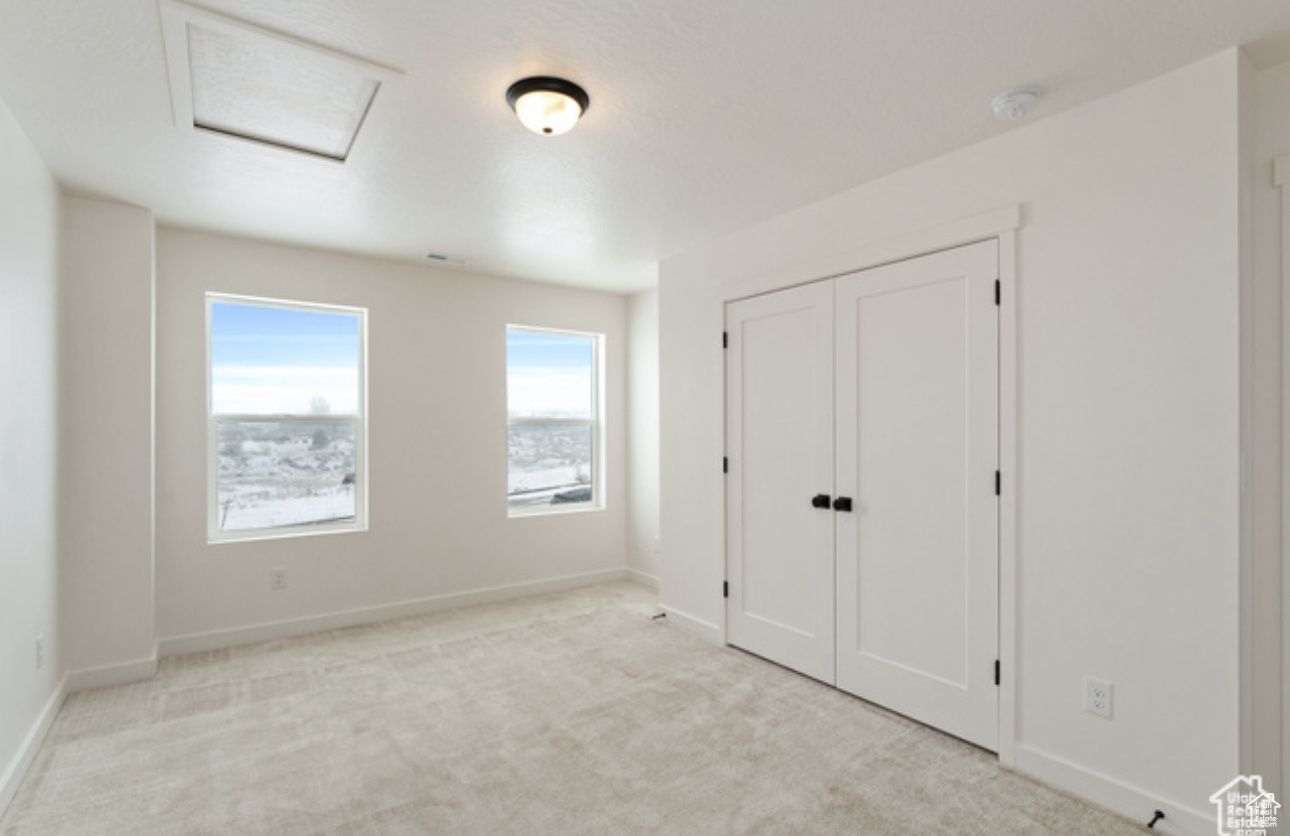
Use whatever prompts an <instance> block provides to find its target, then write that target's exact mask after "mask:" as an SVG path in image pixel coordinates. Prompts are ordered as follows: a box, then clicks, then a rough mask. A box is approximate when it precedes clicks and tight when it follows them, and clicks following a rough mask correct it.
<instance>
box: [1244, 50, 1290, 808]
mask: <svg viewBox="0 0 1290 836" xmlns="http://www.w3.org/2000/svg"><path fill="white" fill-rule="evenodd" d="M1254 89H1255V95H1256V104H1255V108H1256V113H1257V120H1256V130H1257V132H1256V135H1255V149H1254V161H1253V171H1252V177H1251V182H1252V184H1253V233H1254V287H1253V305H1252V308H1253V310H1252V316H1253V319H1254V321H1253V326H1254V329H1253V330H1254V334H1253V336H1254V340H1255V341H1254V345H1253V349H1252V350H1253V361H1254V374H1255V377H1256V380H1257V382H1258V384H1259V385H1256V386H1255V390H1254V396H1255V399H1256V405H1255V409H1254V415H1253V419H1254V425H1253V433H1254V438H1253V443H1254V447H1253V456H1252V469H1251V479H1252V482H1253V486H1254V507H1253V515H1254V527H1253V537H1254V558H1255V562H1254V576H1253V583H1252V587H1253V589H1252V596H1253V600H1252V604H1253V615H1254V623H1253V625H1252V626H1253V630H1254V639H1255V642H1254V646H1255V652H1256V656H1255V658H1254V660H1253V662H1254V689H1253V697H1254V705H1253V711H1254V727H1255V728H1254V734H1253V746H1254V751H1253V764H1252V766H1253V768H1254V770H1255V771H1256V772H1258V773H1260V774H1262V775H1263V779H1264V786H1265V787H1268V788H1269V789H1272V790H1273V791H1274V792H1275V793H1276V794H1277V797H1278V798H1284V797H1285V795H1286V790H1287V783H1286V780H1285V775H1286V770H1285V763H1284V758H1285V757H1286V756H1287V754H1290V744H1287V743H1284V742H1283V741H1285V740H1286V737H1285V732H1286V731H1287V728H1286V723H1285V717H1284V716H1283V712H1284V711H1288V710H1290V705H1287V706H1285V707H1283V705H1282V699H1283V696H1282V687H1281V671H1282V659H1283V654H1284V653H1285V652H1286V651H1287V650H1290V642H1286V641H1283V638H1282V620H1281V619H1282V609H1281V607H1282V594H1283V586H1282V585H1283V582H1284V581H1283V572H1282V559H1283V558H1282V554H1283V551H1284V550H1283V545H1282V544H1283V542H1284V541H1283V539H1282V538H1283V537H1284V536H1286V535H1290V530H1283V526H1282V501H1283V500H1290V493H1286V492H1284V490H1283V484H1282V479H1283V478H1284V477H1283V473H1282V460H1283V459H1282V443H1283V442H1282V439H1283V437H1284V435H1283V433H1284V432H1285V431H1286V430H1290V427H1286V426H1284V425H1283V424H1282V420H1283V412H1284V411H1283V409H1282V404H1283V400H1282V399H1283V395H1284V394H1285V393H1286V392H1287V391H1290V390H1286V389H1285V387H1284V386H1283V385H1282V380H1283V377H1282V375H1283V371H1282V370H1283V368H1285V366H1284V363H1283V358H1282V354H1281V352H1282V325H1283V323H1284V319H1283V311H1284V308H1283V305H1284V303H1285V301H1290V298H1288V297H1287V296H1286V295H1285V294H1284V292H1283V286H1282V281H1283V276H1282V251H1283V247H1285V246H1286V245H1288V244H1290V242H1283V241H1282V221H1283V219H1282V213H1281V205H1282V194H1281V190H1279V189H1277V188H1276V187H1275V186H1274V185H1273V180H1272V164H1273V161H1274V160H1275V159H1276V158H1277V157H1281V156H1286V155H1290V64H1282V65H1281V66H1278V67H1273V68H1270V69H1266V70H1263V71H1262V72H1260V73H1258V75H1257V76H1256V78H1255V82H1254ZM1284 417H1286V418H1290V414H1285V415H1284ZM1283 427H1284V429H1283ZM1287 511H1290V509H1287ZM1285 699H1287V700H1290V689H1287V690H1286V692H1285ZM1283 750H1285V751H1284V752H1283Z"/></svg>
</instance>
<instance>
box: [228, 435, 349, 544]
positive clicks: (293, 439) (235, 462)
mask: <svg viewBox="0 0 1290 836" xmlns="http://www.w3.org/2000/svg"><path fill="white" fill-rule="evenodd" d="M218 432H219V438H218V443H219V477H218V478H219V496H218V500H217V501H218V509H217V513H218V526H219V530H220V531H246V530H248V529H259V528H282V527H285V526H294V525H316V524H322V523H339V522H353V520H354V519H355V515H356V508H357V505H356V503H357V499H356V493H355V456H354V425H353V424H350V423H341V422H337V423H321V422H318V421H277V422H272V423H250V422H240V421H239V422H233V421H220V422H219V429H218Z"/></svg>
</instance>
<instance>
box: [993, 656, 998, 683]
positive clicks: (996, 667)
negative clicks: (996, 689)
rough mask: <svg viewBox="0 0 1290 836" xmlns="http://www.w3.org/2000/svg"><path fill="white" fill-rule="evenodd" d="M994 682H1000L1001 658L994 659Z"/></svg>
mask: <svg viewBox="0 0 1290 836" xmlns="http://www.w3.org/2000/svg"><path fill="white" fill-rule="evenodd" d="M994 684H995V685H998V684H999V660H998V659H995V660H994Z"/></svg>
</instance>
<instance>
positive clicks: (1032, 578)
mask: <svg viewBox="0 0 1290 836" xmlns="http://www.w3.org/2000/svg"><path fill="white" fill-rule="evenodd" d="M1238 69H1239V58H1238V55H1237V53H1236V52H1234V51H1233V52H1228V53H1224V54H1222V55H1218V56H1215V57H1213V58H1210V59H1207V60H1205V61H1202V62H1199V63H1197V64H1194V65H1192V66H1189V67H1186V68H1183V69H1181V70H1178V71H1176V72H1173V73H1170V74H1168V75H1165V76H1163V77H1160V78H1158V79H1155V80H1153V81H1150V82H1148V83H1146V84H1143V85H1140V86H1138V87H1135V88H1133V89H1130V90H1128V91H1125V92H1122V93H1120V94H1117V95H1114V96H1111V97H1108V98H1106V99H1103V100H1100V101H1097V102H1093V103H1091V104H1089V105H1086V106H1083V107H1081V108H1079V109H1076V110H1072V111H1068V112H1065V113H1062V114H1058V115H1056V116H1053V117H1050V118H1047V119H1042V118H1041V119H1040V120H1039V121H1036V122H1033V123H1032V124H1029V125H1026V126H1023V127H1020V128H1018V129H1016V130H1014V131H1011V132H1009V133H1007V134H1005V135H1003V136H1001V137H997V138H995V139H993V140H990V141H988V142H985V143H982V144H979V145H976V146H973V147H970V148H967V149H964V150H961V151H958V152H955V153H953V154H949V155H947V156H944V157H941V158H938V159H936V160H933V161H931V162H928V163H925V164H923V165H920V166H917V167H915V168H912V169H909V170H907V171H904V172H901V173H899V174H896V175H893V176H891V177H888V178H885V179H883V180H880V181H877V182H875V183H872V184H869V185H867V186H863V187H861V188H857V189H853V190H851V191H847V192H844V193H842V194H839V195H837V196H835V197H833V198H830V199H828V200H825V201H821V202H819V203H816V204H813V205H811V206H807V207H805V208H803V209H800V210H798V211H795V212H792V213H790V214H788V215H784V216H782V217H779V218H776V219H774V220H772V221H768V222H766V223H763V224H760V225H758V226H755V227H752V228H749V229H747V230H744V231H741V232H739V233H736V234H734V235H731V236H728V237H726V238H724V239H722V240H720V241H717V242H714V243H711V244H709V245H706V246H703V247H700V248H698V249H696V250H694V251H692V252H690V253H688V254H685V255H682V256H680V257H678V258H675V259H672V260H669V261H667V262H664V263H663V264H662V266H661V271H660V293H661V298H660V308H661V314H660V319H661V350H662V357H661V382H662V392H661V399H662V428H661V436H662V497H663V506H662V534H663V557H662V561H661V565H660V581H661V602H662V603H663V604H664V605H665V606H668V607H669V608H672V609H673V610H675V611H677V612H679V613H681V614H683V615H685V616H688V617H689V618H690V619H692V621H691V622H690V623H691V624H694V625H698V626H699V627H700V628H701V627H702V625H704V624H708V625H711V628H712V631H715V630H716V628H717V627H718V626H719V625H720V623H721V621H722V620H723V607H722V599H721V595H720V582H721V579H722V571H723V568H722V567H723V553H722V549H723V545H722V517H723V511H722V502H723V499H722V477H721V475H720V468H719V467H717V466H716V462H718V461H719V459H720V456H721V455H722V435H723V433H722V405H721V398H722V391H723V388H722V387H723V384H722V356H721V351H720V349H719V348H716V346H718V345H719V343H718V341H717V338H716V336H717V335H718V334H719V332H720V331H721V327H722V308H721V305H720V304H719V302H718V299H719V293H720V291H719V289H720V288H721V287H722V286H723V285H728V284H731V283H734V282H738V281H740V280H746V279H748V278H749V277H754V276H758V275H761V274H768V273H777V272H782V271H790V270H793V269H796V267H797V266H799V265H801V264H804V263H810V262H811V261H812V260H816V259H819V258H821V257H823V256H832V255H834V254H838V253H843V252H846V251H848V250H855V249H857V248H860V247H863V246H865V245H868V244H875V243H877V242H883V241H886V240H890V239H895V238H899V237H901V236H904V235H909V234H913V233H916V232H918V231H920V230H927V229H931V228H934V227H937V226H939V225H943V224H948V223H952V222H955V221H957V220H960V219H964V218H968V217H972V216H974V215H979V214H981V213H983V212H986V211H988V210H993V209H995V208H997V207H1001V206H1005V205H1009V204H1017V203H1020V204H1023V206H1024V219H1023V225H1022V228H1021V229H1020V231H1019V233H1018V238H1017V240H1018V243H1017V258H1018V262H1017V271H1018V296H1017V299H1016V306H1017V328H1018V341H1019V346H1018V356H1017V361H1018V392H1017V393H1016V394H1017V400H1018V414H1017V421H1018V439H1017V445H1018V447H1017V451H1016V452H1017V457H1018V458H1017V460H1018V468H1019V472H1017V473H1016V474H1007V475H1006V476H1010V477H1011V478H1012V479H1013V480H1014V481H1013V484H1014V485H1015V490H1016V492H1017V513H1018V525H1017V531H1016V532H1015V533H1016V537H1017V540H1016V542H1017V560H1018V572H1019V576H1018V599H1019V600H1017V601H1016V602H1015V606H1016V616H1017V629H1018V636H1017V647H1016V649H1015V652H1016V654H1017V670H1016V672H1015V673H1016V677H1017V693H1016V698H1017V711H1018V716H1017V722H1016V730H1015V732H1016V737H1017V748H1016V757H1017V765H1018V767H1019V768H1022V769H1024V770H1026V771H1029V772H1031V773H1034V774H1040V775H1043V776H1044V777H1045V778H1046V779H1047V780H1050V781H1052V782H1054V783H1058V784H1060V785H1062V786H1065V787H1066V788H1068V789H1071V790H1073V791H1075V792H1077V793H1080V794H1083V795H1085V796H1090V797H1094V798H1095V799H1096V800H1099V801H1100V802H1102V803H1104V804H1107V805H1109V806H1112V807H1115V808H1117V809H1120V810H1121V811H1122V812H1124V813H1126V814H1127V815H1130V816H1132V817H1133V818H1135V819H1141V820H1142V821H1143V822H1145V821H1146V820H1147V819H1148V818H1149V817H1150V815H1151V812H1152V810H1153V809H1154V807H1156V806H1160V807H1162V808H1163V809H1166V811H1167V812H1168V813H1169V816H1170V818H1169V823H1168V826H1167V830H1175V829H1176V828H1178V827H1180V826H1182V827H1191V828H1192V829H1194V830H1196V831H1197V832H1200V830H1201V828H1205V827H1208V828H1212V826H1213V825H1212V818H1211V817H1210V816H1209V812H1208V811H1209V803H1208V796H1209V794H1210V793H1212V792H1213V791H1214V790H1216V789H1217V788H1218V787H1220V786H1221V785H1223V784H1224V783H1225V782H1226V781H1228V780H1229V779H1231V778H1232V777H1233V776H1234V775H1235V774H1236V770H1237V767H1238V746H1239V695H1238V690H1239V689H1238V681H1239V673H1240V666H1239V649H1240V641H1239V639H1240V635H1239V630H1240V613H1239V594H1240V589H1239V576H1240V571H1239V570H1240V556H1239V548H1240V544H1241V540H1240V508H1239V440H1240V426H1239V418H1240V415H1239V384H1240V380H1239V366H1240V354H1239V349H1240V345H1239V324H1240V323H1239V313H1240V312H1239V270H1240V266H1241V265H1240V262H1241V259H1240V241H1239V237H1240V236H1239V229H1238V225H1239V213H1238V204H1239V194H1238V181H1239V176H1238V174H1239V172H1238V168H1239V150H1238V129H1237V126H1238ZM1040 115H1041V116H1042V112H1041V114H1040ZM681 620H682V622H683V623H685V620H684V619H681ZM1085 675H1095V676H1099V677H1102V678H1105V679H1109V680H1111V681H1113V682H1114V683H1115V685H1116V691H1115V698H1116V705H1115V710H1116V716H1115V719H1114V720H1111V721H1109V722H1108V721H1106V720H1102V719H1099V718H1096V717H1094V716H1093V715H1090V714H1087V713H1085V712H1083V710H1082V688H1083V678H1084V676H1085ZM1206 822H1208V825H1206Z"/></svg>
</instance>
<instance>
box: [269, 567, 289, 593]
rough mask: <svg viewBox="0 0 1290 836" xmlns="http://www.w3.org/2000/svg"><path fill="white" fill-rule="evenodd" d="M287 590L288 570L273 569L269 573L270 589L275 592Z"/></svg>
mask: <svg viewBox="0 0 1290 836" xmlns="http://www.w3.org/2000/svg"><path fill="white" fill-rule="evenodd" d="M286 588H287V570H286V569H272V570H270V571H269V589H272V590H274V591H275V592H277V591H281V590H283V589H286Z"/></svg>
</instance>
